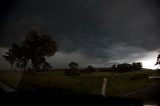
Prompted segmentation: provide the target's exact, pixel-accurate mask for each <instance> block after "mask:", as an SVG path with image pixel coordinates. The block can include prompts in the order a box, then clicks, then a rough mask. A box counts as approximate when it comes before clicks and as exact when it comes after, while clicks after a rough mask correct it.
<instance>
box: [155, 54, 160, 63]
mask: <svg viewBox="0 0 160 106" xmlns="http://www.w3.org/2000/svg"><path fill="white" fill-rule="evenodd" d="M158 64H160V54H158V56H157V62H156V64H155V65H158Z"/></svg>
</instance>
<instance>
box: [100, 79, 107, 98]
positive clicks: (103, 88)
mask: <svg viewBox="0 0 160 106" xmlns="http://www.w3.org/2000/svg"><path fill="white" fill-rule="evenodd" d="M107 82H108V79H107V78H103V83H102V90H101V95H102V96H106V86H107Z"/></svg>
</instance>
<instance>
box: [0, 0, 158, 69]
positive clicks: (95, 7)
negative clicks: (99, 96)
mask: <svg viewBox="0 0 160 106" xmlns="http://www.w3.org/2000/svg"><path fill="white" fill-rule="evenodd" d="M1 7H3V8H2V9H1V11H2V13H1V17H0V27H1V29H0V56H1V57H0V59H1V63H0V65H1V68H2V67H4V68H5V67H7V65H4V64H6V63H5V62H4V59H3V58H2V55H3V54H4V53H5V51H6V50H7V48H9V47H10V45H11V44H12V43H14V42H21V41H22V39H23V38H24V36H25V34H26V33H27V32H28V31H30V30H37V31H39V32H43V33H48V34H49V35H50V36H51V37H52V38H53V39H54V40H55V41H56V42H57V45H58V51H57V53H56V54H55V55H54V56H53V57H50V58H49V59H48V61H49V62H50V63H51V64H52V65H53V67H59V68H60V67H61V68H64V67H67V64H68V63H69V62H70V61H76V62H78V63H79V65H80V67H86V66H87V65H93V66H96V67H105V66H110V65H113V64H117V63H124V62H126V63H128V62H129V63H130V62H134V61H143V60H144V59H145V58H147V57H146V56H148V54H151V53H154V54H155V52H154V51H156V50H157V48H159V45H160V2H159V1H158V0H17V1H15V2H13V1H12V2H9V0H8V2H4V4H3V3H2V6H1ZM153 58H154V57H153ZM141 59H143V60H141ZM155 59H156V57H155ZM153 64H154V63H153Z"/></svg>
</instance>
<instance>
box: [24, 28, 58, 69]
mask: <svg viewBox="0 0 160 106" xmlns="http://www.w3.org/2000/svg"><path fill="white" fill-rule="evenodd" d="M23 45H24V46H25V47H26V48H27V55H28V58H29V59H30V60H31V62H32V67H33V68H34V70H36V71H38V70H39V68H40V66H41V65H42V64H43V63H44V62H45V57H49V56H52V55H54V53H55V52H56V51H57V45H56V42H55V41H54V40H52V38H51V37H49V36H48V35H47V34H38V32H37V31H30V32H29V33H28V34H27V35H26V37H25V40H24V42H23Z"/></svg>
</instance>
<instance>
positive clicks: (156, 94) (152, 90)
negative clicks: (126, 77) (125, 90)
mask: <svg viewBox="0 0 160 106" xmlns="http://www.w3.org/2000/svg"><path fill="white" fill-rule="evenodd" d="M124 97H129V98H137V99H142V100H143V101H144V103H147V104H152V103H156V104H159V105H160V83H157V84H155V85H152V86H150V87H147V88H144V89H142V90H139V91H135V92H133V93H130V94H128V95H124Z"/></svg>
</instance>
